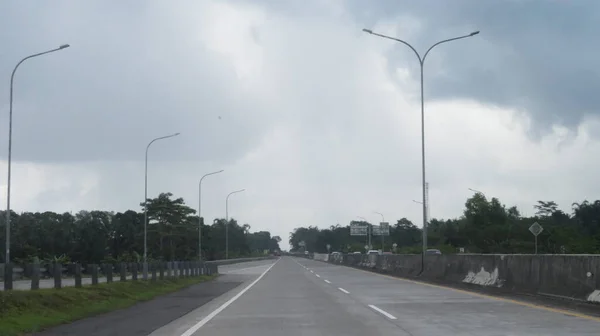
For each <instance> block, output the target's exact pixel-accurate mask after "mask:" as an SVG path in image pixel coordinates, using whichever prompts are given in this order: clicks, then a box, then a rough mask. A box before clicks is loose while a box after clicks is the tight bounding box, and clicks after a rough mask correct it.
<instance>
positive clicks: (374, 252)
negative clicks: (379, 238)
mask: <svg viewBox="0 0 600 336" xmlns="http://www.w3.org/2000/svg"><path fill="white" fill-rule="evenodd" d="M367 254H368V255H373V254H376V255H380V254H381V253H379V251H378V250H369V252H367Z"/></svg>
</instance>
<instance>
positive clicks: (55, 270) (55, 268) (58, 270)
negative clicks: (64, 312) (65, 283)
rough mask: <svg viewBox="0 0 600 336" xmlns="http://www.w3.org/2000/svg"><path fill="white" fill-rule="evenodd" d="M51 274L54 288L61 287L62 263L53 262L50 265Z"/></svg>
mask: <svg viewBox="0 0 600 336" xmlns="http://www.w3.org/2000/svg"><path fill="white" fill-rule="evenodd" d="M52 275H53V277H54V288H56V289H60V288H61V287H62V283H61V280H62V265H61V264H59V263H55V264H53V265H52Z"/></svg>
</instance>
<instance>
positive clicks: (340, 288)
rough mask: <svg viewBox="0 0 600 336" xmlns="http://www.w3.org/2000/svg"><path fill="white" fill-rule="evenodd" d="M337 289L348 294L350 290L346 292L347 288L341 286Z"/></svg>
mask: <svg viewBox="0 0 600 336" xmlns="http://www.w3.org/2000/svg"><path fill="white" fill-rule="evenodd" d="M338 289H339V290H341V291H342V292H344V293H346V294H350V292H348V291H347V290H345V289H343V288H342V287H338Z"/></svg>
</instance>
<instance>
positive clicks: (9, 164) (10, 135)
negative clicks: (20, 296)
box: [4, 44, 69, 289]
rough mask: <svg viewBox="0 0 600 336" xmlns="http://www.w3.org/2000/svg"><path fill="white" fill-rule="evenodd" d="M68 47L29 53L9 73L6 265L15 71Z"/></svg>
mask: <svg viewBox="0 0 600 336" xmlns="http://www.w3.org/2000/svg"><path fill="white" fill-rule="evenodd" d="M68 47H69V45H68V44H63V45H61V46H60V47H58V48H56V49H52V50H48V51H44V52H41V53H37V54H33V55H29V56H27V57H25V58H23V59H22V60H20V61H19V63H17V65H15V68H14V69H13V71H12V74H11V75H10V97H9V104H8V106H9V107H8V178H7V182H6V255H5V263H6V265H7V266H8V265H9V264H10V187H11V165H12V116H13V87H14V85H13V84H14V81H15V73H16V72H17V69H18V68H19V66H20V65H21V64H22V63H23V62H25V61H26V60H28V59H30V58H34V57H38V56H42V55H46V54H49V53H53V52H55V51H59V50H63V49H66V48H68ZM8 283H9V281H5V282H4V285H5V287H6V286H7V284H8ZM8 286H10V285H8ZM8 289H11V288H8Z"/></svg>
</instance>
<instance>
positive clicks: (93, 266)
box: [88, 264, 98, 285]
mask: <svg viewBox="0 0 600 336" xmlns="http://www.w3.org/2000/svg"><path fill="white" fill-rule="evenodd" d="M88 268H89V269H90V274H91V275H92V285H97V284H98V265H96V264H90V265H88Z"/></svg>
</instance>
